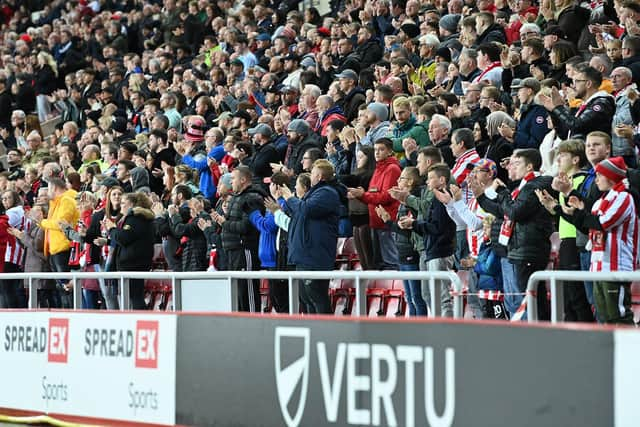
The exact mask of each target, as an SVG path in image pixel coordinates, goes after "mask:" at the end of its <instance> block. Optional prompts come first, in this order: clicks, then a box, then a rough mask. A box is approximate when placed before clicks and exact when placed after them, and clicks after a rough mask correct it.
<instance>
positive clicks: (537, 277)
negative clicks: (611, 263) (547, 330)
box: [526, 270, 640, 323]
mask: <svg viewBox="0 0 640 427" xmlns="http://www.w3.org/2000/svg"><path fill="white" fill-rule="evenodd" d="M543 280H549V282H550V285H551V286H550V287H551V322H552V323H558V319H560V320H562V319H563V318H564V286H563V285H564V284H565V283H558V281H562V282H569V283H571V286H575V285H576V284H582V282H584V281H588V282H597V281H608V282H634V281H636V280H640V271H597V272H590V271H574V270H553V271H536V272H535V273H533V274H532V275H531V277H529V281H528V282H527V295H526V298H527V319H528V321H529V322H530V323H533V322H537V321H538V301H537V300H536V287H537V284H538V282H541V281H543Z"/></svg>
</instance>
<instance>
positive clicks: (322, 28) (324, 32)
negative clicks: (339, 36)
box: [318, 27, 331, 37]
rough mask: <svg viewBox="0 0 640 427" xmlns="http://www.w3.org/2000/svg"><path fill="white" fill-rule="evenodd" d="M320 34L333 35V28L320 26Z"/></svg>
mask: <svg viewBox="0 0 640 427" xmlns="http://www.w3.org/2000/svg"><path fill="white" fill-rule="evenodd" d="M318 34H320V35H321V36H324V37H329V36H330V35H331V30H330V29H328V28H327V27H319V28H318Z"/></svg>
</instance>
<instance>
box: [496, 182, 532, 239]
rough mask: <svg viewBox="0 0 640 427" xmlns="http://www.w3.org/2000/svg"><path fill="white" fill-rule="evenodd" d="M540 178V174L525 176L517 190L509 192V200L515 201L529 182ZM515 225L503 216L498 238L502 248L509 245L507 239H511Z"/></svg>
mask: <svg viewBox="0 0 640 427" xmlns="http://www.w3.org/2000/svg"><path fill="white" fill-rule="evenodd" d="M539 176H540V172H529V173H528V174H526V175H525V176H524V177H523V178H522V180H521V181H520V185H518V188H516V189H515V190H513V191H512V192H511V200H516V199H517V198H518V195H519V194H520V190H522V188H523V187H524V186H525V185H527V183H528V182H529V181H532V180H533V179H535V178H537V177H539ZM514 226H515V223H514V222H513V221H512V220H511V219H509V217H508V216H507V215H505V216H504V221H503V222H502V227H500V237H499V238H498V243H500V244H501V245H503V246H507V245H508V244H509V239H511V235H512V234H513V227H514Z"/></svg>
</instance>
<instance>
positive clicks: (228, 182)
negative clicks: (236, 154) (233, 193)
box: [220, 173, 231, 188]
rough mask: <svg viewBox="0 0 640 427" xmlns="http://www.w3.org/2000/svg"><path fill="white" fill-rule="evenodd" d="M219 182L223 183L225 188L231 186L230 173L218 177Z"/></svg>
mask: <svg viewBox="0 0 640 427" xmlns="http://www.w3.org/2000/svg"><path fill="white" fill-rule="evenodd" d="M220 184H223V185H224V186H225V187H227V188H231V174H230V173H225V174H224V175H222V176H221V177H220Z"/></svg>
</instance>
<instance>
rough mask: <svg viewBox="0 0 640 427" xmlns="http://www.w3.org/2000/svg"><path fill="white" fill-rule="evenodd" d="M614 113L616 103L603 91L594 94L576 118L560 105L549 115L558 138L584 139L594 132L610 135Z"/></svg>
mask: <svg viewBox="0 0 640 427" xmlns="http://www.w3.org/2000/svg"><path fill="white" fill-rule="evenodd" d="M615 112H616V102H615V100H614V98H613V96H611V95H609V94H608V93H606V92H604V91H599V92H597V93H596V94H594V95H593V96H592V97H590V99H589V100H588V102H587V103H586V106H585V108H584V110H583V111H582V113H581V114H580V115H579V116H578V117H576V116H575V115H574V114H571V112H570V111H569V109H568V108H567V107H566V106H564V105H561V106H559V107H556V108H554V109H553V110H552V111H551V112H550V113H549V114H550V115H551V120H552V121H553V127H554V128H555V129H556V133H557V134H558V136H559V137H560V138H563V139H565V138H568V134H569V132H571V138H580V139H585V138H586V136H587V135H588V134H589V133H590V132H593V131H595V130H599V131H602V132H605V133H611V122H612V121H613V115H614V114H615Z"/></svg>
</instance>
